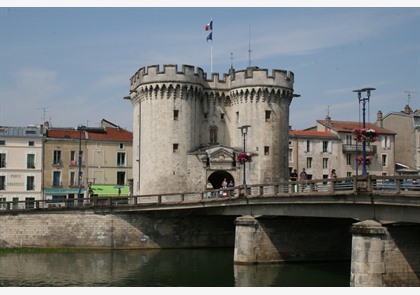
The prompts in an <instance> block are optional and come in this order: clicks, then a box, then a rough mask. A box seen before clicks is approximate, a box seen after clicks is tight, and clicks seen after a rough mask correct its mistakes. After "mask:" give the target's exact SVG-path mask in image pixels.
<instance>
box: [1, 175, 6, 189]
mask: <svg viewBox="0 0 420 295" xmlns="http://www.w3.org/2000/svg"><path fill="white" fill-rule="evenodd" d="M5 189H6V176H4V175H0V190H5Z"/></svg>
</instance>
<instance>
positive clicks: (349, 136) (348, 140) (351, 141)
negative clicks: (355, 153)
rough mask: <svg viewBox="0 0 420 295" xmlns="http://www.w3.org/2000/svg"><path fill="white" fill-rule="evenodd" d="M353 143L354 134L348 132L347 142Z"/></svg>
mask: <svg viewBox="0 0 420 295" xmlns="http://www.w3.org/2000/svg"><path fill="white" fill-rule="evenodd" d="M352 143H353V135H351V134H346V144H349V145H351V144H352Z"/></svg>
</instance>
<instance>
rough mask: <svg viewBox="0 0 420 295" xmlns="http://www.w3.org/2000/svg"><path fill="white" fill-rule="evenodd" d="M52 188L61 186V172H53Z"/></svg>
mask: <svg viewBox="0 0 420 295" xmlns="http://www.w3.org/2000/svg"><path fill="white" fill-rule="evenodd" d="M52 186H61V172H60V171H54V172H53V183H52Z"/></svg>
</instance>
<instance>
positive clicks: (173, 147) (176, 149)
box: [172, 143, 178, 153]
mask: <svg viewBox="0 0 420 295" xmlns="http://www.w3.org/2000/svg"><path fill="white" fill-rule="evenodd" d="M172 151H173V152H174V153H176V152H178V144H177V143H174V144H173V146H172Z"/></svg>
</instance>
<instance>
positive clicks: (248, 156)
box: [236, 152, 254, 164]
mask: <svg viewBox="0 0 420 295" xmlns="http://www.w3.org/2000/svg"><path fill="white" fill-rule="evenodd" d="M253 155H254V154H253V153H250V152H241V153H239V154H238V155H237V157H236V159H237V161H238V162H239V163H241V164H243V163H245V162H252V156H253Z"/></svg>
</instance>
